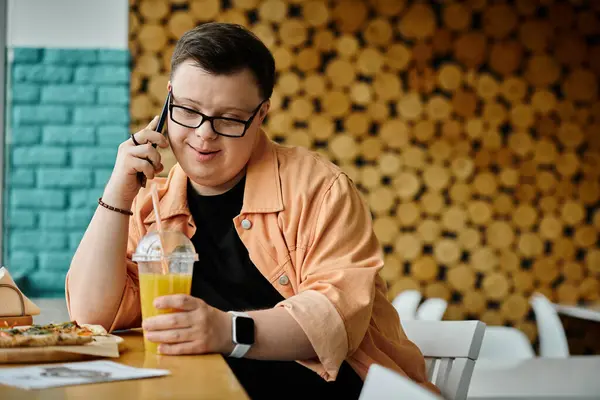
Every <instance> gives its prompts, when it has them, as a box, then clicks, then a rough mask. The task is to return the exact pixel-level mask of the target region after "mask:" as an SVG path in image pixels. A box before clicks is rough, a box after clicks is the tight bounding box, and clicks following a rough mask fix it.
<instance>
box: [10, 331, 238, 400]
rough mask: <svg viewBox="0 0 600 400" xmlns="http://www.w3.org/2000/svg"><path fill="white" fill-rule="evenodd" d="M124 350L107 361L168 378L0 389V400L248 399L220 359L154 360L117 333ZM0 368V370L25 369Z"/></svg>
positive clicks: (131, 335)
mask: <svg viewBox="0 0 600 400" xmlns="http://www.w3.org/2000/svg"><path fill="white" fill-rule="evenodd" d="M119 336H121V337H123V338H124V339H125V345H126V350H125V351H124V352H123V353H122V354H121V357H120V358H118V359H109V360H111V361H115V362H118V363H122V364H125V365H129V366H132V367H138V368H159V369H168V370H169V371H171V375H169V376H165V377H160V378H149V379H139V380H129V381H120V382H109V383H100V384H90V385H80V386H68V387H62V388H54V389H43V390H22V389H17V388H13V387H9V386H2V385H0V399H2V400H13V399H24V400H27V399H36V400H49V399H51V400H59V399H103V400H105V399H108V400H118V399H127V400H136V399H140V400H141V399H144V400H146V399H148V400H152V399H245V400H246V399H248V396H247V395H246V392H245V391H244V389H243V388H242V386H241V385H240V384H239V382H238V381H237V379H236V377H235V375H234V374H233V372H231V370H230V369H229V366H228V365H227V363H226V362H225V360H223V357H222V356H220V355H217V354H211V355H203V356H179V357H174V356H157V355H154V354H146V353H145V352H144V342H143V340H142V334H141V333H140V332H125V333H119ZM26 365H31V364H21V365H15V364H12V365H6V364H5V365H1V366H0V368H9V367H18V366H26Z"/></svg>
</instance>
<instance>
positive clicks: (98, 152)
mask: <svg viewBox="0 0 600 400" xmlns="http://www.w3.org/2000/svg"><path fill="white" fill-rule="evenodd" d="M116 157H117V149H108V148H107V149H90V148H87V147H81V148H75V149H73V150H72V159H73V165H75V166H84V167H85V166H92V167H111V168H112V167H113V166H114V164H115V159H116Z"/></svg>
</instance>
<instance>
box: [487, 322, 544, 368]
mask: <svg viewBox="0 0 600 400" xmlns="http://www.w3.org/2000/svg"><path fill="white" fill-rule="evenodd" d="M533 357H535V353H534V352H533V348H532V347H531V343H530V342H529V339H528V338H527V336H526V335H525V334H524V333H523V332H521V331H520V330H518V329H516V328H510V327H507V326H486V328H485V335H484V336H483V343H482V344H481V350H479V359H480V360H483V359H524V358H533Z"/></svg>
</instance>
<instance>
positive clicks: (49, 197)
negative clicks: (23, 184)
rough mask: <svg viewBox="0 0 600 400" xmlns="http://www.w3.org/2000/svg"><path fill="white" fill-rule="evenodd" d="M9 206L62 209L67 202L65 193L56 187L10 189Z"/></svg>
mask: <svg viewBox="0 0 600 400" xmlns="http://www.w3.org/2000/svg"><path fill="white" fill-rule="evenodd" d="M10 201H11V203H10V204H11V207H13V208H17V209H22V208H40V209H62V208H64V207H65V205H66V204H67V198H66V194H65V192H64V191H62V190H56V189H12V190H11V198H10Z"/></svg>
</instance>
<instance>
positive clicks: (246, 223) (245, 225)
mask: <svg viewBox="0 0 600 400" xmlns="http://www.w3.org/2000/svg"><path fill="white" fill-rule="evenodd" d="M242 228H243V229H246V230H248V229H250V228H252V222H250V220H247V219H243V220H242Z"/></svg>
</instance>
